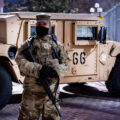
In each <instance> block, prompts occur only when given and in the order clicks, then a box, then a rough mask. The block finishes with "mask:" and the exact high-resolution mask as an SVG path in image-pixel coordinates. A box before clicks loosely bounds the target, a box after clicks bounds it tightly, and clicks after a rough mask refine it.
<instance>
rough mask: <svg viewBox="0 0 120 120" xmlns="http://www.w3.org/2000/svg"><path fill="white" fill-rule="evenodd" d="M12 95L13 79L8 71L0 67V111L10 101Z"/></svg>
mask: <svg viewBox="0 0 120 120" xmlns="http://www.w3.org/2000/svg"><path fill="white" fill-rule="evenodd" d="M11 95H12V79H11V76H10V74H9V73H8V71H7V70H6V69H5V68H4V67H2V66H0V109H2V108H3V107H4V106H5V105H6V104H7V103H8V102H9V100H10V97H11Z"/></svg>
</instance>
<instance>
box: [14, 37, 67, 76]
mask: <svg viewBox="0 0 120 120" xmlns="http://www.w3.org/2000/svg"><path fill="white" fill-rule="evenodd" d="M27 46H28V41H25V42H24V43H23V45H22V46H21V47H20V48H19V50H18V52H17V55H16V59H15V60H16V62H17V63H18V66H19V69H20V72H21V74H22V75H24V76H26V77H33V78H38V77H39V71H40V69H41V68H42V65H44V64H46V65H50V66H52V67H54V69H55V70H56V71H57V73H58V75H59V77H62V76H64V75H65V74H66V72H67V71H68V67H69V65H68V63H69V57H68V53H67V51H66V50H65V48H64V47H63V46H62V45H61V44H60V43H59V42H57V44H56V43H55V42H54V41H53V40H52V38H51V36H50V35H46V36H44V37H42V38H37V37H35V38H34V40H33V42H32V44H31V47H30V49H31V51H32V54H33V56H34V58H35V61H36V62H30V61H28V60H27V59H26V58H25V56H24V55H23V54H22V52H21V51H22V50H24V49H25V48H26V47H27ZM52 47H54V48H55V49H56V50H57V51H59V52H60V56H61V60H60V62H59V60H58V59H53V56H52Z"/></svg>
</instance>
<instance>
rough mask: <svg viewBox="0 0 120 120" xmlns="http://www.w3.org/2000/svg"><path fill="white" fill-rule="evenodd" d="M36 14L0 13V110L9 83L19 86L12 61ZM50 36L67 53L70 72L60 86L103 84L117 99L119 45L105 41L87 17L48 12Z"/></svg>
mask: <svg viewBox="0 0 120 120" xmlns="http://www.w3.org/2000/svg"><path fill="white" fill-rule="evenodd" d="M37 14H39V13H38V12H34V13H33V12H15V13H5V14H0V109H1V108H3V107H4V106H5V105H6V103H7V102H8V101H9V99H10V96H11V91H12V81H15V82H20V83H22V82H23V80H24V76H21V75H20V72H19V68H18V66H17V64H16V62H15V55H16V52H17V49H18V48H19V47H20V46H21V44H22V43H23V42H24V41H25V40H26V39H28V38H29V37H30V36H34V35H35V33H36V31H35V25H36V20H35V19H36V15H37ZM51 16H52V17H51V28H52V30H51V31H52V33H54V34H56V35H57V38H58V41H60V42H61V43H62V44H63V45H64V46H65V47H66V49H67V50H68V54H69V57H70V59H71V61H70V69H69V71H68V73H67V75H66V76H65V77H63V78H62V79H61V80H60V83H83V82H89V81H106V85H107V88H108V90H109V91H110V93H112V94H113V95H117V96H120V73H119V71H120V70H119V69H118V68H119V60H120V43H117V42H113V41H110V40H107V41H106V29H105V27H104V26H102V24H101V22H100V20H99V18H98V17H97V16H95V15H90V14H65V13H51Z"/></svg>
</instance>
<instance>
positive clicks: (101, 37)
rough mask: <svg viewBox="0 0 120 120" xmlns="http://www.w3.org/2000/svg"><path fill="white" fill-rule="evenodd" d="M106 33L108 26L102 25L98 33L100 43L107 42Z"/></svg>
mask: <svg viewBox="0 0 120 120" xmlns="http://www.w3.org/2000/svg"><path fill="white" fill-rule="evenodd" d="M106 34H107V28H106V27H104V26H102V27H101V28H100V31H99V34H98V40H99V41H100V43H103V44H106Z"/></svg>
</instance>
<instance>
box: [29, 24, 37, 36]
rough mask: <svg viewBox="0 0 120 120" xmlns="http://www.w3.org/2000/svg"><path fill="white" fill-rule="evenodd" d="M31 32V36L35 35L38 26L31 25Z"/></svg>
mask: <svg viewBox="0 0 120 120" xmlns="http://www.w3.org/2000/svg"><path fill="white" fill-rule="evenodd" d="M30 31H31V33H30V35H31V36H34V35H36V26H31V30H30Z"/></svg>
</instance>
